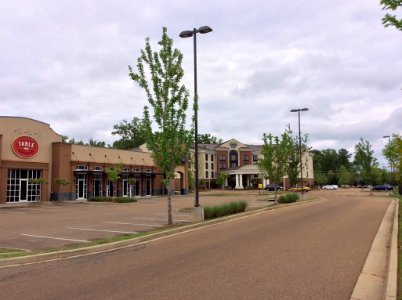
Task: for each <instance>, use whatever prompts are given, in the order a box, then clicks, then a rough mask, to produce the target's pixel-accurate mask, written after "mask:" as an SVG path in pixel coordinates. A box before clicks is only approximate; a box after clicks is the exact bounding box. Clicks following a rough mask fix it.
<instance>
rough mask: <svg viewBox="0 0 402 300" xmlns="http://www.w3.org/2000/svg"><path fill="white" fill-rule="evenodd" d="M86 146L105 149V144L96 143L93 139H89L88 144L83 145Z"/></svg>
mask: <svg viewBox="0 0 402 300" xmlns="http://www.w3.org/2000/svg"><path fill="white" fill-rule="evenodd" d="M85 145H86V146H91V147H101V148H105V147H106V143H105V142H101V141H97V140H95V139H93V138H90V139H89V141H88V143H85Z"/></svg>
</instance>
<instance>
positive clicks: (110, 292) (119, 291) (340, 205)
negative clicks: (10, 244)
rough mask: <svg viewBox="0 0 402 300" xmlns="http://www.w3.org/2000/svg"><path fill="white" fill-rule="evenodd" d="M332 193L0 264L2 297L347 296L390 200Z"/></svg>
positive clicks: (288, 297)
mask: <svg viewBox="0 0 402 300" xmlns="http://www.w3.org/2000/svg"><path fill="white" fill-rule="evenodd" d="M324 197H325V198H327V199H326V200H320V201H317V202H312V203H304V204H299V205H294V206H291V207H287V208H281V209H276V210H270V211H265V212H262V213H259V214H257V215H252V216H249V217H244V218H240V219H236V220H233V221H230V222H226V223H220V224H217V225H214V226H210V227H206V228H202V229H197V230H193V231H191V232H187V233H182V234H178V235H175V236H170V237H164V238H162V239H158V240H155V241H151V242H146V243H144V244H141V245H136V246H133V247H131V248H126V249H120V250H116V251H112V252H106V253H101V254H96V255H89V256H82V257H77V258H70V259H64V260H56V261H51V262H45V263H36V264H30V265H25V266H19V267H8V268H3V269H0V299H41V300H44V299H337V300H342V299H345V300H346V299H349V297H350V295H351V293H352V290H353V287H354V285H355V283H356V281H357V278H358V276H359V274H360V271H361V269H362V266H363V264H364V261H365V259H366V256H367V253H368V251H369V249H370V245H371V243H372V241H373V239H374V236H375V234H376V232H377V230H378V227H379V225H380V223H381V220H382V218H383V216H384V214H385V211H386V208H387V206H388V204H389V202H390V200H388V199H387V198H384V197H368V196H366V195H364V196H359V195H358V194H357V195H354V196H347V195H343V194H339V193H338V194H337V193H336V192H332V191H329V192H328V193H324Z"/></svg>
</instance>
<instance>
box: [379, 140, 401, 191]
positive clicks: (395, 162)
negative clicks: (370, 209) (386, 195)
mask: <svg viewBox="0 0 402 300" xmlns="http://www.w3.org/2000/svg"><path fill="white" fill-rule="evenodd" d="M401 143H402V139H401V136H400V135H398V134H397V135H393V136H392V139H391V140H390V141H389V142H388V143H387V144H386V145H385V147H384V149H383V150H382V153H383V155H384V156H385V158H386V159H387V160H388V162H389V165H390V166H391V173H392V174H391V178H392V184H395V183H396V182H395V181H396V177H397V176H396V175H397V173H398V170H399V168H400V160H401V157H402V153H401V151H402V150H401V148H402V147H401Z"/></svg>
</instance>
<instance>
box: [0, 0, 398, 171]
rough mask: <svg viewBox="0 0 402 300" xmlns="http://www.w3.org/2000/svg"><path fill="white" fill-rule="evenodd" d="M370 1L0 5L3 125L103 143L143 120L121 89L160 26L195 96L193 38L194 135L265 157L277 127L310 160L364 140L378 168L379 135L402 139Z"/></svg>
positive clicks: (49, 0)
mask: <svg viewBox="0 0 402 300" xmlns="http://www.w3.org/2000/svg"><path fill="white" fill-rule="evenodd" d="M383 15H384V12H383V11H382V10H381V7H380V5H379V0H378V1H373V0H354V1H350V0H337V1H328V0H309V1H307V0H291V1H282V0H265V1H263V0H260V1H257V0H247V1H239V0H230V1H229V0H227V1H219V0H214V1H210V0H204V1H197V2H196V1H188V0H186V1H184V0H183V1H178V0H171V1H162V0H160V1H156V0H147V1H132V0H130V1H118V0H117V1H116V0H114V1H109V0H101V1H99V0H93V1H85V0H80V1H74V0H65V1H60V0H26V1H23V0H14V1H1V3H0V100H1V101H0V115H5V116H23V117H29V118H33V119H37V120H40V121H43V122H46V123H49V124H50V126H51V127H52V128H53V129H54V130H55V131H56V132H57V133H59V134H62V135H67V136H68V137H70V138H75V139H78V140H81V139H82V140H85V141H87V140H88V139H89V138H94V139H96V140H99V141H106V142H107V143H112V142H113V141H114V140H116V139H118V137H116V136H112V135H111V131H112V129H113V124H117V123H119V122H120V121H121V120H123V119H126V120H131V119H132V118H133V117H134V116H137V117H140V118H141V117H142V112H143V107H144V105H146V104H147V102H146V98H145V94H144V92H143V90H141V89H140V88H139V87H138V86H137V85H136V83H135V82H133V81H132V80H131V79H130V78H129V77H128V65H132V66H133V67H134V66H135V65H136V59H137V57H138V56H139V52H140V50H141V49H142V48H144V45H145V38H146V37H149V38H150V39H151V43H152V45H153V47H154V50H157V49H159V48H158V46H157V42H158V41H159V39H160V38H161V34H162V27H163V26H166V27H167V28H168V34H169V36H170V37H171V38H173V40H174V46H175V47H176V48H178V49H179V50H180V51H181V52H182V53H183V54H184V62H183V68H184V71H185V77H184V84H185V85H186V86H187V88H188V89H189V91H190V94H191V97H193V43H192V40H191V39H181V38H180V37H179V33H180V32H181V31H183V30H187V29H192V28H194V27H196V28H198V27H200V26H204V25H208V26H210V27H211V28H212V29H213V32H211V33H208V34H205V35H198V36H197V46H198V47H197V56H198V93H199V97H200V102H199V106H200V111H199V132H200V133H210V134H212V135H214V136H216V137H218V138H222V139H223V140H228V139H230V138H236V139H238V140H239V141H241V142H243V143H246V144H261V143H262V140H261V139H262V135H263V133H264V132H265V133H272V134H274V135H280V134H281V133H282V132H283V131H284V129H285V127H286V124H290V126H291V128H292V129H293V130H294V132H296V133H297V130H298V119H297V113H291V112H290V109H295V108H304V107H307V108H309V111H308V112H303V113H302V115H301V129H302V133H303V134H304V133H308V134H309V145H310V146H311V147H313V148H315V149H320V150H321V149H326V148H333V149H336V150H339V149H341V148H346V149H348V150H349V151H350V152H353V151H354V146H355V145H356V144H357V143H358V141H359V139H360V138H363V139H365V140H368V141H369V142H370V143H371V144H372V146H373V149H374V150H375V154H376V156H377V158H378V159H379V160H380V162H381V163H382V164H383V162H384V158H383V157H382V155H381V150H382V148H383V147H384V145H385V143H386V141H387V140H386V139H383V138H382V137H383V136H384V135H391V134H394V133H398V134H402V90H401V88H402V32H401V31H398V30H396V29H395V28H391V27H389V28H384V27H383V26H382V24H381V18H382V16H383Z"/></svg>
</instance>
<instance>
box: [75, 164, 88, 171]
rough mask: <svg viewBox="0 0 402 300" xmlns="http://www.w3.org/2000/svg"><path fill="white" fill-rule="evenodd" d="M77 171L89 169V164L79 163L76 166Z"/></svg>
mask: <svg viewBox="0 0 402 300" xmlns="http://www.w3.org/2000/svg"><path fill="white" fill-rule="evenodd" d="M75 170H76V171H88V166H85V165H78V166H76V167H75Z"/></svg>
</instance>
